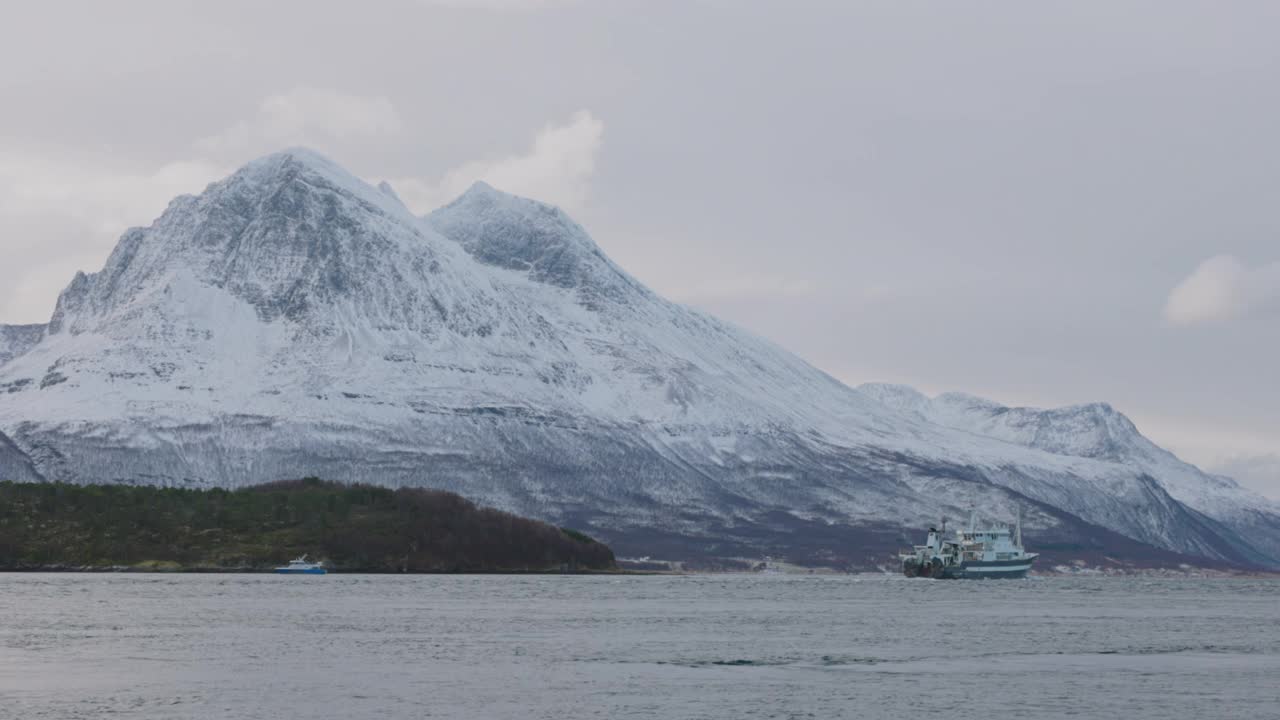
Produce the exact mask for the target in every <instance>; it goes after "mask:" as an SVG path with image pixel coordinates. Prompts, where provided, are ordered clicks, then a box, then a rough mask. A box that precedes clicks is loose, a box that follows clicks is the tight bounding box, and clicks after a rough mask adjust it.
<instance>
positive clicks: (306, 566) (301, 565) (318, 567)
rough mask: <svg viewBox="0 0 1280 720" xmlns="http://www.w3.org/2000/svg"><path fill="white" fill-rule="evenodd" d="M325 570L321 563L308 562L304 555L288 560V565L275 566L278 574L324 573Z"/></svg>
mask: <svg viewBox="0 0 1280 720" xmlns="http://www.w3.org/2000/svg"><path fill="white" fill-rule="evenodd" d="M326 572H327V571H326V570H325V569H324V564H323V563H313V562H310V561H308V560H307V556H306V555H303V556H302V557H300V558H298V559H297V560H290V561H289V564H288V565H282V566H280V567H278V568H276V573H277V574H279V575H324V574H325V573H326Z"/></svg>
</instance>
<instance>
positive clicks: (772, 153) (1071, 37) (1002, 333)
mask: <svg viewBox="0 0 1280 720" xmlns="http://www.w3.org/2000/svg"><path fill="white" fill-rule="evenodd" d="M1277 38H1280V3H1276V2H1270V1H1268V2H1257V3H1250V2H1243V1H1236V2H1231V3H1219V2H1201V3H1183V2H1168V1H1164V0H1161V1H1158V2H1115V1H1114V0H1108V1H1107V2H1093V3H1088V2H1072V3H1055V4H1052V5H1051V4H1049V3H1026V2H1013V1H1011V2H1005V3H981V2H965V3H951V2H934V3H913V2H901V1H899V0H892V1H886V2H882V3H858V2H851V1H848V0H845V1H838V2H798V1H788V2H781V1H779V2H759V3H753V2H747V1H745V0H720V1H713V0H705V1H701V2H699V1H695V0H687V1H685V2H659V1H655V0H638V1H636V2H623V1H618V2H609V1H607V0H601V1H599V2H592V1H591V0H579V1H576V2H575V1H574V0H416V1H415V0H402V1H400V2H382V3H376V2H365V3H336V2H334V3H326V2H316V1H315V0H310V1H306V2H293V3H290V2H273V3H262V2H226V1H219V2H209V1H207V0H206V1H204V2H199V3H184V2H176V1H174V0H165V1H164V2H154V3H152V2H119V3H102V2H85V3H70V2H43V3H25V4H23V7H22V9H17V8H8V9H7V10H6V12H5V19H4V22H3V23H0V98H3V104H2V106H0V110H2V111H0V322H9V323H15V322H44V321H47V320H48V317H49V314H50V312H51V311H52V308H53V303H54V300H55V298H56V296H57V293H58V291H59V290H61V289H62V287H64V286H65V285H66V284H67V282H69V280H70V279H71V276H72V274H73V273H74V272H75V271H76V270H78V269H83V270H87V271H92V270H97V269H99V268H100V267H101V266H102V263H103V261H104V260H105V258H106V256H107V254H108V253H109V252H110V250H111V248H112V247H113V245H114V243H115V240H116V238H117V237H118V236H119V234H120V232H121V231H122V230H123V229H124V228H125V227H127V226H129V225H138V224H146V223H148V222H150V220H151V219H153V218H154V217H155V216H156V215H158V214H159V213H160V211H161V210H163V208H164V206H165V205H166V203H167V202H168V200H169V199H170V198H171V197H172V196H173V195H175V194H178V193H184V192H198V191H199V190H200V189H201V188H202V187H203V186H204V185H205V184H206V183H207V182H209V181H211V180H214V179H217V178H218V177H221V176H222V175H225V174H226V173H228V172H230V171H231V170H234V169H235V168H236V167H237V166H238V165H240V164H242V163H243V162H245V161H247V160H249V159H251V158H253V157H255V156H257V155H260V154H263V153H266V152H270V151H272V150H276V149H279V148H282V147H285V146H289V145H296V144H304V145H308V146H311V147H314V148H315V149H317V150H320V151H321V152H323V153H325V154H327V155H329V156H330V157H332V158H333V159H335V160H337V161H338V162H339V163H341V164H343V165H346V166H347V167H348V168H350V169H351V170H352V171H354V172H356V173H357V174H360V175H362V176H364V177H366V178H369V179H371V180H380V179H384V178H385V179H388V180H390V181H391V183H392V184H393V185H394V186H395V187H396V189H397V190H398V191H399V192H400V194H401V196H402V197H403V198H404V199H405V200H406V201H407V202H408V203H409V204H410V205H412V206H413V207H415V209H418V210H421V211H426V210H429V209H431V208H432V207H434V206H436V205H439V204H442V203H443V202H446V201H447V200H448V199H450V198H451V196H452V195H453V194H456V193H457V192H458V191H460V190H462V189H463V188H465V186H466V185H467V184H469V183H470V182H471V181H473V180H475V179H477V178H483V179H487V180H488V181H489V182H491V183H492V184H494V185H495V186H497V187H499V188H502V189H505V190H508V191H511V192H516V193H519V194H524V195H528V196H531V197H535V198H538V199H542V200H547V201H550V202H555V203H557V204H560V205H562V206H563V207H565V209H566V210H568V211H569V212H570V213H571V214H572V215H574V216H575V217H576V218H577V219H578V220H579V221H580V222H582V223H583V224H584V225H585V226H586V227H587V229H588V230H589V231H590V232H591V233H592V234H593V236H594V237H595V238H596V240H597V241H598V242H599V243H600V245H601V246H603V248H604V249H605V251H606V252H608V253H609V254H610V255H611V256H612V257H613V258H614V259H615V260H617V261H618V262H619V263H620V264H621V265H622V266H623V267H625V268H626V269H628V270H629V271H630V272H631V273H633V274H634V275H636V276H637V277H639V278H640V279H641V280H643V281H644V282H646V283H647V284H649V285H650V286H652V287H653V288H654V289H656V290H657V291H659V292H661V293H663V294H665V295H666V296H668V297H670V298H672V299H675V300H678V301H681V302H685V303H688V304H691V305H694V306H697V307H700V308H702V309H705V310H708V311H711V312H713V313H715V314H717V315H719V316H721V317H723V318H725V319H728V320H730V321H733V322H735V323H737V324H739V325H742V326H745V327H747V328H749V329H751V330H753V331H755V332H757V333H758V334H761V335H764V336H766V337H769V338H771V339H773V340H775V341H777V342H779V343H781V344H782V345H784V346H786V347H788V348H790V349H792V350H794V351H795V352H797V353H799V354H800V355H802V356H803V357H805V358H806V359H808V360H809V361H810V362H812V363H814V364H816V365H817V366H819V367H821V368H823V369H824V370H827V371H828V372H830V373H831V374H833V375H835V376H837V377H839V378H841V379H843V380H845V381H847V382H849V383H851V384H857V383H861V382H865V381H872V380H884V381H893V382H904V383H908V384H911V385H915V386H917V387H919V388H920V389H922V390H924V391H926V392H929V393H937V392H942V391H948V390H962V391H966V392H971V393H974V394H980V395H984V396H988V397H991V398H994V399H997V400H1000V401H1003V402H1006V403H1010V404H1028V405H1040V406H1048V405H1064V404H1073V403H1081V402H1089V401H1095V400H1106V401H1108V402H1110V403H1112V404H1113V405H1115V406H1116V407H1117V408H1119V409H1120V410H1122V411H1124V412H1126V413H1128V414H1129V415H1130V416H1131V417H1132V418H1133V419H1134V420H1135V421H1136V422H1137V423H1138V426H1139V428H1140V429H1142V430H1143V431H1144V432H1145V433H1146V434H1147V435H1149V436H1150V437H1152V438H1153V439H1154V440H1156V441H1157V442H1159V443H1162V444H1164V445H1165V446H1167V447H1170V448H1171V449H1173V450H1174V451H1175V452H1177V453H1178V454H1179V455H1180V456H1182V457H1184V458H1185V459H1188V460H1190V461H1193V462H1196V463H1198V464H1200V465H1202V466H1203V467H1206V468H1207V469H1210V470H1215V471H1223V472H1229V473H1231V474H1233V475H1234V476H1236V477H1237V478H1238V479H1239V480H1241V481H1242V482H1243V483H1245V484H1246V485H1249V486H1251V487H1253V488H1255V489H1258V490H1261V491H1263V492H1266V493H1268V494H1270V495H1272V496H1275V497H1280V379H1278V378H1277V373H1278V372H1280V332H1278V330H1280V214H1278V213H1277V208H1278V207H1280V202H1278V201H1280V42H1278V41H1277Z"/></svg>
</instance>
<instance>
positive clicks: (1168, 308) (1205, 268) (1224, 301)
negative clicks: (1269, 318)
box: [1164, 255, 1280, 325]
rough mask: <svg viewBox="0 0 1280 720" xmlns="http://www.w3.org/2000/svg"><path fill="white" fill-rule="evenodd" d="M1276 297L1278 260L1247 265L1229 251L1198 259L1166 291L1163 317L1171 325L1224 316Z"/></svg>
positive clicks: (1279, 274) (1279, 286)
mask: <svg viewBox="0 0 1280 720" xmlns="http://www.w3.org/2000/svg"><path fill="white" fill-rule="evenodd" d="M1276 300H1280V262H1277V263H1271V264H1269V265H1261V266H1259V267H1253V268H1251V267H1249V266H1247V265H1245V264H1244V263H1243V262H1241V261H1240V260H1239V259H1237V258H1235V257H1233V256H1231V255H1218V256H1216V257H1212V258H1209V259H1208V260H1205V261H1204V262H1202V263H1200V266H1199V267H1197V268H1196V269H1195V271H1194V272H1192V273H1191V275H1190V276H1188V277H1187V278H1186V279H1185V280H1183V281H1182V282H1181V283H1179V284H1178V286H1177V287H1175V288H1174V289H1173V292H1171V293H1169V299H1168V300H1167V301H1166V302H1165V306H1164V317H1165V320H1166V321H1168V322H1169V323H1171V324H1173V325H1192V324H1197V323H1206V322H1215V321H1220V320H1227V319H1230V318H1233V317H1237V316H1239V315H1242V314H1244V313H1245V312H1248V311H1249V310H1252V309H1254V308H1257V307H1261V306H1263V305H1266V304H1268V303H1271V302H1274V301H1276Z"/></svg>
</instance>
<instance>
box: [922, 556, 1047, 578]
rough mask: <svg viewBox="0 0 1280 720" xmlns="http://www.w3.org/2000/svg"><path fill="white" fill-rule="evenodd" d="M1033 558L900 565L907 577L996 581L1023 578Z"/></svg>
mask: <svg viewBox="0 0 1280 720" xmlns="http://www.w3.org/2000/svg"><path fill="white" fill-rule="evenodd" d="M1034 560H1035V557H1030V558H1021V559H1018V560H990V561H982V560H977V561H966V562H963V563H960V564H959V565H943V564H942V563H941V562H932V563H920V562H916V561H914V560H907V561H905V562H903V564H902V574H903V575H906V576H907V577H927V578H938V579H940V580H984V579H985V580H997V579H1012V578H1023V577H1026V576H1027V572H1029V571H1030V570H1031V563H1032V562H1033V561H1034Z"/></svg>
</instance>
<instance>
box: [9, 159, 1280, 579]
mask: <svg viewBox="0 0 1280 720" xmlns="http://www.w3.org/2000/svg"><path fill="white" fill-rule="evenodd" d="M18 345H19V344H16V343H11V346H15V347H16V346H18ZM0 388H9V389H10V391H8V392H5V393H3V394H0V431H4V432H6V433H7V434H8V435H9V436H10V437H11V438H12V439H13V441H14V442H15V443H16V444H17V446H18V447H19V448H21V450H22V452H23V453H24V454H25V455H26V456H28V457H29V458H30V459H31V461H32V463H33V464H34V467H35V469H37V470H38V471H39V473H40V474H41V475H43V476H45V477H48V478H51V479H60V480H68V481H75V482H85V481H91V480H105V481H119V482H153V483H166V484H193V485H224V486H234V485H240V484H245V483H252V482H261V481H265V480H274V479H278V478H282V477H297V476H301V475H305V474H316V475H322V476H326V477H332V478H337V479H348V480H367V481H372V482H379V483H385V484H393V485H395V484H415V485H432V486H439V487H444V488H448V489H452V490H456V491H459V492H462V493H464V494H467V495H469V496H471V497H474V498H476V499H478V500H481V501H483V502H488V503H493V504H497V505H500V506H502V507H505V508H508V509H511V510H514V511H518V512H522V513H526V514H530V515H536V516H539V517H543V518H546V519H550V520H554V521H563V522H569V521H572V522H576V523H582V524H584V525H589V526H591V527H592V528H593V529H594V530H595V531H596V532H599V533H600V534H602V535H604V536H606V537H609V538H611V539H614V540H615V542H620V543H623V545H622V547H623V549H624V551H625V549H626V547H628V545H626V543H630V544H631V545H630V546H634V547H642V546H644V544H645V543H650V544H657V545H660V546H662V547H668V548H671V549H672V552H675V553H678V552H681V551H683V550H689V551H690V552H693V551H694V550H693V549H694V548H696V549H697V552H703V553H720V554H732V553H735V552H751V551H759V550H769V551H770V552H773V553H774V554H786V553H788V552H791V553H795V554H799V553H807V554H808V555H809V556H811V557H818V556H822V555H823V554H824V553H825V556H828V557H836V556H838V555H839V553H840V552H841V547H843V546H847V545H850V544H851V543H852V541H853V539H856V538H858V537H861V536H860V535H858V533H864V532H873V531H874V532H875V533H879V534H878V535H877V536H876V537H877V538H878V540H883V541H884V542H894V541H897V540H898V539H899V537H898V536H899V534H900V528H902V527H909V528H916V527H918V526H920V525H922V524H923V523H926V522H929V521H930V520H932V519H933V518H936V516H937V515H939V514H943V513H950V514H952V515H953V516H954V515H955V514H957V513H962V512H964V508H966V507H967V506H969V505H970V504H975V503H976V504H979V505H981V506H983V507H989V508H991V511H992V513H993V514H995V515H997V516H999V517H1002V518H1005V519H1010V518H1012V516H1013V515H1014V514H1015V513H1016V512H1017V508H1018V507H1021V508H1022V509H1023V510H1024V512H1025V513H1026V515H1027V518H1028V523H1029V527H1030V528H1031V530H1032V532H1037V531H1038V532H1042V533H1044V537H1046V538H1047V537H1055V538H1065V539H1069V540H1070V539H1072V538H1075V540H1078V539H1079V536H1080V535H1081V534H1090V533H1092V534H1095V535H1096V534H1099V533H1102V534H1105V531H1110V532H1113V533H1115V534H1116V536H1115V537H1118V538H1119V537H1123V538H1130V539H1132V540H1134V541H1137V542H1139V543H1145V544H1147V545H1149V546H1151V547H1154V548H1162V549H1165V550H1169V551H1176V552H1180V553H1187V554H1190V555H1196V556H1200V557H1202V558H1207V559H1211V560H1218V561H1230V562H1259V561H1263V560H1267V558H1264V557H1261V555H1260V553H1259V551H1258V550H1257V548H1256V547H1253V546H1250V545H1249V544H1248V543H1246V542H1244V541H1243V540H1242V539H1241V538H1240V537H1239V536H1238V533H1237V532H1236V531H1235V530H1233V529H1232V527H1230V526H1228V525H1225V524H1223V523H1221V522H1217V521H1213V520H1211V519H1210V518H1208V517H1206V516H1205V515H1204V514H1202V512H1200V511H1198V510H1193V509H1189V508H1188V506H1187V505H1186V504H1184V503H1183V502H1179V500H1178V499H1176V497H1175V496H1174V495H1173V494H1171V492H1170V491H1169V488H1170V487H1172V486H1171V485H1169V486H1166V485H1165V484H1163V483H1162V481H1159V480H1157V479H1153V477H1152V476H1151V475H1150V474H1149V473H1147V472H1146V470H1145V469H1144V466H1141V465H1139V464H1130V463H1128V462H1127V461H1125V460H1117V459H1115V458H1110V457H1104V456H1101V455H1097V454H1094V455H1090V454H1087V453H1074V454H1073V453H1061V452H1054V451H1053V449H1052V448H1047V447H1041V446H1037V445H1035V444H1034V443H1019V442H1014V441H1010V440H1009V439H1008V438H1003V437H998V436H994V435H991V434H985V435H984V434H981V433H975V432H973V431H972V430H970V429H968V428H957V427H955V426H952V425H948V424H947V423H942V422H940V421H939V420H938V419H937V418H933V417H930V416H928V415H927V414H922V413H919V412H910V411H904V409H903V408H902V407H899V406H895V405H893V404H892V403H888V404H886V403H885V402H882V401H881V400H882V398H873V397H869V396H868V395H867V394H864V393H860V392H857V391H855V390H853V389H851V388H848V387H846V386H844V385H843V384H841V383H839V382H837V381H835V380H834V379H832V378H830V377H829V376H827V375H825V374H823V373H821V372H820V371H818V370H816V369H814V368H812V367H811V366H809V365H807V364H805V363H804V362H803V361H801V360H799V359H798V358H796V357H795V356H793V355H791V354H790V353H787V352H786V351H784V350H782V349H781V348H778V347H776V346H774V345H772V344H770V343H768V342H766V341H763V340H761V339H759V338H756V337H754V336H752V335H750V334H749V333H746V332H743V331H741V330H739V329H737V328H735V327H732V326H730V325H727V324H725V323H722V322H720V321H718V320H716V319H714V318H711V317H708V316H706V315H703V314H701V313H698V312H695V311H693V310H690V309H688V308H685V307H682V306H679V305H676V304H673V303H670V302H667V301H665V300H663V299H662V298H660V297H658V296H657V295H655V294H654V293H652V292H651V291H650V290H648V289H647V288H645V287H644V286H643V285H641V284H640V283H639V282H637V281H636V280H635V279H634V278H631V277H630V276H629V275H627V274H626V273H625V272H624V271H623V270H621V269H620V268H618V267H617V266H616V265H615V264H614V263H613V262H612V261H611V260H609V259H608V258H607V257H606V256H605V255H604V253H603V252H602V251H601V250H600V248H599V247H598V246H597V245H596V244H595V242H594V241H592V239H591V238H590V237H589V236H588V235H587V233H586V232H585V231H584V230H583V229H582V228H581V227H580V226H578V225H577V224H576V223H574V222H573V221H572V220H571V219H569V218H568V217H567V216H566V215H564V213H563V212H561V211H560V210H558V209H556V208H553V207H550V206H547V205H543V204H541V203H537V202H534V201H530V200H525V199H521V198H516V197H513V196H510V195H506V194H504V193H501V192H499V191H497V190H495V189H493V188H491V187H489V186H487V185H483V184H477V185H476V186H475V187H473V188H471V189H470V190H468V191H467V192H466V193H465V194H464V195H463V196H461V197H460V198H458V199H457V200H456V201H454V202H453V203H451V204H449V205H448V206H446V207H444V208H441V209H440V210H438V211H436V212H435V213H432V214H431V215H430V216H429V217H427V218H419V217H415V216H414V215H412V214H411V213H410V212H409V211H408V210H407V209H405V207H404V206H403V205H402V204H401V203H400V202H399V200H398V199H397V198H396V196H395V193H394V191H392V190H390V188H389V187H387V186H385V185H384V186H382V187H380V188H374V187H371V186H369V185H368V184H366V183H364V182H363V181H361V180H359V179H357V178H355V177H353V176H351V175H350V174H349V173H347V172H346V171H344V170H342V169H341V168H340V167H338V166H336V165H335V164H333V163H332V162H330V161H329V160H327V159H325V158H323V157H321V156H319V155H316V154H315V153H312V152H310V151H306V150H291V151H286V152H283V153H278V154H275V155H271V156H268V157H265V158H262V159H260V160H257V161H255V162H253V163H250V164H249V165H247V166H246V167H245V168H243V169H241V170H240V171H238V172H237V173H235V174H234V175H232V176H231V177H229V178H227V179H225V180H223V181H220V182H218V183H214V184H213V185H211V186H209V188H207V189H206V190H205V192H203V193H202V194H201V195H199V196H197V197H190V196H184V197H179V198H177V199H175V200H174V201H173V202H172V203H171V204H170V206H169V207H168V209H167V210H166V211H165V213H164V214H163V215H162V216H161V217H160V218H159V219H158V220H157V221H156V222H155V223H153V224H152V225H151V226H150V227H147V228H135V229H132V230H129V231H128V232H126V233H125V235H124V236H123V237H122V238H121V240H120V243H119V245H118V246H117V248H116V250H115V251H114V252H113V254H112V255H111V257H110V258H109V259H108V261H107V263H106V265H105V267H104V268H103V269H102V270H101V271H100V272H97V273H94V274H92V275H85V274H81V275H78V276H77V277H76V278H75V279H74V280H73V281H72V283H71V285H70V286H69V287H68V288H67V290H66V291H64V293H63V294H62V296H61V298H60V299H59V302H58V306H57V308H56V311H55V313H54V315H53V318H52V319H51V322H50V323H49V325H48V328H47V332H42V333H41V336H40V337H39V338H38V342H36V343H35V344H34V345H31V346H26V345H22V350H21V352H13V353H12V358H11V359H10V360H9V361H8V362H6V363H4V364H3V365H0ZM1188 482H1191V480H1188ZM1206 492H1208V491H1206ZM1090 528H1092V529H1090ZM1104 529H1105V531H1104ZM1073 533H1074V535H1073ZM1107 537H1111V536H1110V535H1108V536H1107ZM1075 540H1072V542H1075ZM1108 542H1111V541H1110V540H1109V541H1108ZM1126 542H1127V541H1126ZM1277 556H1280V554H1277V555H1272V556H1271V558H1270V559H1271V560H1274V559H1275V558H1276V557H1277Z"/></svg>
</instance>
